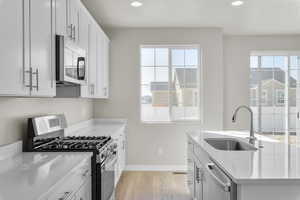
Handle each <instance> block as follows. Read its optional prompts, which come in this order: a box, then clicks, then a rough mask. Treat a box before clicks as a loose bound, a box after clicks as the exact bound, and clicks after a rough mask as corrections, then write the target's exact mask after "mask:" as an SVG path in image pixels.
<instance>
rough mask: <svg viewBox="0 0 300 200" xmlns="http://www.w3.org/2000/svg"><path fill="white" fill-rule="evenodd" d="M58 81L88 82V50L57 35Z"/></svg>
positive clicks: (69, 82)
mask: <svg viewBox="0 0 300 200" xmlns="http://www.w3.org/2000/svg"><path fill="white" fill-rule="evenodd" d="M55 55H56V82H57V83H58V84H85V83H86V51H85V50H84V49H82V48H80V47H78V46H76V45H74V44H73V43H71V42H70V41H68V40H66V41H65V40H64V36H62V35H56V54H55Z"/></svg>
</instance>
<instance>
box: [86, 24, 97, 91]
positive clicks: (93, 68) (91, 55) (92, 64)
mask: <svg viewBox="0 0 300 200" xmlns="http://www.w3.org/2000/svg"><path fill="white" fill-rule="evenodd" d="M88 49H89V50H88V91H89V96H90V97H95V95H96V76H97V60H96V59H97V58H96V52H97V37H96V26H95V24H94V23H91V24H90V25H89V48H88Z"/></svg>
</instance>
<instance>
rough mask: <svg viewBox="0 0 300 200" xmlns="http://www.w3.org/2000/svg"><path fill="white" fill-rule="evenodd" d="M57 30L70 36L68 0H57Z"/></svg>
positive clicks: (60, 33)
mask: <svg viewBox="0 0 300 200" xmlns="http://www.w3.org/2000/svg"><path fill="white" fill-rule="evenodd" d="M55 1H56V2H55V32H56V34H57V35H63V36H65V37H68V32H67V31H68V30H67V0H55Z"/></svg>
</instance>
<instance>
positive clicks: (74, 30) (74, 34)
mask: <svg viewBox="0 0 300 200" xmlns="http://www.w3.org/2000/svg"><path fill="white" fill-rule="evenodd" d="M72 32H73V36H72V39H73V40H74V41H75V40H76V27H75V26H74V25H73V31H72Z"/></svg>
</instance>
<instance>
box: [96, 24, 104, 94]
mask: <svg viewBox="0 0 300 200" xmlns="http://www.w3.org/2000/svg"><path fill="white" fill-rule="evenodd" d="M96 38H97V51H96V61H97V68H96V71H97V76H96V82H97V84H96V97H97V98H103V97H104V38H103V33H102V30H101V29H100V27H98V26H97V34H96Z"/></svg>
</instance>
